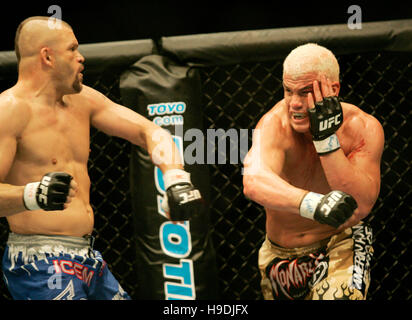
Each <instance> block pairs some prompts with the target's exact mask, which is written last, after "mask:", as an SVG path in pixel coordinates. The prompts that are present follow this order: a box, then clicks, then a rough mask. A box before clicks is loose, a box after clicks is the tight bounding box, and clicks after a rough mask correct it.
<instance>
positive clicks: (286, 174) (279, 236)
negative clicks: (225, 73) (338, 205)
mask: <svg viewBox="0 0 412 320" xmlns="http://www.w3.org/2000/svg"><path fill="white" fill-rule="evenodd" d="M342 108H343V111H344V117H345V121H344V124H343V125H342V127H341V128H340V129H339V130H338V132H337V136H338V138H339V141H340V144H341V148H342V150H343V152H344V154H345V155H346V156H347V157H349V158H350V157H351V153H353V152H356V148H357V147H358V146H359V144H361V143H362V138H361V136H360V135H357V134H356V133H354V132H352V131H353V130H351V128H350V124H349V123H350V121H351V118H352V117H354V116H361V115H360V114H357V112H356V109H357V108H356V107H354V106H351V105H348V104H345V103H342ZM355 108H356V109H355ZM276 109H278V110H276V111H275V110H274V112H276V116H277V117H281V121H280V122H281V123H283V124H284V125H283V128H282V130H280V132H281V135H282V136H281V137H279V139H283V141H285V144H284V145H285V148H284V150H283V151H284V153H285V161H284V165H283V167H282V169H281V172H280V173H279V176H280V177H281V178H282V179H284V180H285V181H287V182H288V183H289V184H291V185H293V186H295V187H298V188H300V189H304V190H308V191H312V192H317V193H321V194H326V193H328V192H330V191H331V188H330V186H329V184H328V182H327V180H326V177H325V174H324V171H323V169H322V166H321V162H320V159H319V156H318V155H317V153H316V150H315V148H314V146H313V143H312V141H310V140H309V139H308V138H307V137H305V136H304V135H303V134H300V133H296V132H294V131H293V130H292V129H291V127H290V126H289V125H288V124H287V113H286V108H285V106H284V105H283V104H282V103H280V104H279V105H278V106H277V107H276ZM345 122H346V123H345ZM266 216H267V219H266V231H267V235H268V237H269V239H270V240H272V241H273V242H275V243H277V244H278V245H280V246H283V247H290V248H296V247H302V246H307V245H310V244H313V243H315V242H317V241H320V240H323V239H325V238H328V237H330V236H332V235H333V234H336V233H337V230H336V229H334V228H332V227H330V226H328V225H324V224H319V223H317V222H315V221H312V220H310V219H306V218H303V217H300V216H298V215H296V214H291V213H290V212H282V211H275V210H270V209H267V208H266Z"/></svg>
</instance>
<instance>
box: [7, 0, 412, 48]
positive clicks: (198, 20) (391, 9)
mask: <svg viewBox="0 0 412 320" xmlns="http://www.w3.org/2000/svg"><path fill="white" fill-rule="evenodd" d="M397 2H399V3H397ZM53 4H55V5H59V6H60V7H61V8H62V18H63V20H65V21H67V22H68V23H70V24H71V25H72V27H73V29H74V31H75V34H76V36H77V39H78V41H79V43H80V44H82V43H93V42H106V41H119V40H135V39H148V38H156V37H160V36H175V35H187V34H199V33H214V32H227V31H242V30H256V29H269V28H282V27H295V26H311V25H325V24H340V23H343V24H346V23H347V21H348V18H349V17H350V16H351V14H349V13H348V12H347V11H348V7H349V6H350V5H351V4H356V5H359V6H360V7H361V9H362V21H363V22H372V21H384V20H394V19H408V18H412V4H410V3H409V2H408V1H385V2H382V3H377V2H376V1H359V0H354V1H350V2H349V1H319V0H318V1H287V0H284V1H273V0H269V1H261V0H254V1H252V0H249V1H225V0H221V1H216V0H213V1H190V2H189V1H160V0H140V1H124V0H117V1H110V2H106V1H100V2H97V1H78V0H77V1H70V2H67V1H35V3H25V2H21V1H9V2H8V4H7V5H6V6H3V8H2V10H1V12H0V30H1V41H0V46H1V47H0V50H1V51H4V50H13V48H14V44H13V40H14V34H15V30H16V28H17V26H18V24H19V23H20V22H21V21H22V20H24V19H25V18H27V17H29V16H33V15H43V16H47V15H50V14H48V13H47V9H48V7H49V6H50V5H53Z"/></svg>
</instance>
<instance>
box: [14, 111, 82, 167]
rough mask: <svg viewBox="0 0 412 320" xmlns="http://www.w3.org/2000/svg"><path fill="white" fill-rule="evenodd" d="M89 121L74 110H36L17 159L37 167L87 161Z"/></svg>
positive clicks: (21, 143)
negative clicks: (39, 165)
mask: <svg viewBox="0 0 412 320" xmlns="http://www.w3.org/2000/svg"><path fill="white" fill-rule="evenodd" d="M89 134H90V120H89V117H88V116H87V114H86V113H85V112H79V111H78V110H76V109H74V108H67V109H62V110H52V111H51V110H45V109H43V108H38V109H34V110H33V112H32V116H31V120H30V122H29V123H28V125H27V126H26V128H25V129H24V131H23V132H22V133H21V135H20V136H19V138H18V145H17V154H16V155H17V156H18V157H19V156H20V157H22V158H23V159H30V160H31V161H35V162H38V163H41V162H45V163H47V162H49V161H72V160H74V161H81V162H84V161H87V159H88V154H89V142H90V141H89Z"/></svg>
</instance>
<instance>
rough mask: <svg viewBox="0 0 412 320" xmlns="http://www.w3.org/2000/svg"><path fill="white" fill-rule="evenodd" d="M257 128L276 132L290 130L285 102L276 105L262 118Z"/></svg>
mask: <svg viewBox="0 0 412 320" xmlns="http://www.w3.org/2000/svg"><path fill="white" fill-rule="evenodd" d="M257 128H272V129H273V130H276V131H283V130H285V129H287V128H288V118H287V107H286V104H285V102H284V100H281V101H279V102H278V103H276V104H275V105H274V106H273V107H272V108H271V109H270V110H269V111H268V112H266V113H265V114H264V115H263V116H262V118H260V120H259V122H258V125H257Z"/></svg>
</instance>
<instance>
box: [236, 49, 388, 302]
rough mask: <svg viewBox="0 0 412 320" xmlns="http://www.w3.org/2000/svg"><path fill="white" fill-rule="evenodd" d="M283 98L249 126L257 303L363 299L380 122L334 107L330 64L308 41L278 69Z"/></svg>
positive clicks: (335, 82) (329, 56)
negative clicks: (260, 210) (258, 240)
mask: <svg viewBox="0 0 412 320" xmlns="http://www.w3.org/2000/svg"><path fill="white" fill-rule="evenodd" d="M283 87H284V98H283V99H282V100H281V101H279V102H278V103H277V104H276V105H275V106H274V107H273V108H272V109H271V110H269V112H268V113H266V114H265V115H264V116H263V117H262V118H261V119H260V121H259V122H258V125H257V127H256V130H255V131H254V137H253V144H252V147H251V149H250V151H249V153H248V154H247V157H246V159H245V168H244V179H243V183H244V194H245V196H246V197H248V198H250V199H251V200H253V201H255V202H257V203H258V204H260V205H262V206H263V207H264V208H265V212H266V240H265V241H264V243H263V244H262V246H261V248H260V251H259V269H260V273H261V277H262V280H261V287H262V292H263V296H264V298H265V299H312V300H320V299H327V300H329V299H330V300H332V299H365V298H366V295H367V291H368V287H369V283H370V260H371V257H372V253H373V249H372V230H371V228H370V226H368V225H367V224H366V223H363V222H362V220H363V219H364V218H365V217H367V216H368V214H369V213H370V211H371V209H372V207H373V206H374V203H375V201H376V199H377V198H378V195H379V189H380V161H381V155H382V152H383V146H384V132H383V129H382V126H381V124H380V123H379V122H378V121H377V120H376V119H375V118H374V117H373V116H371V115H369V114H367V113H365V112H363V111H362V110H361V109H359V108H358V107H356V106H354V105H352V104H349V103H344V102H340V100H339V99H338V94H339V90H340V82H339V64H338V61H337V60H336V58H335V56H334V55H333V53H332V52H331V51H330V50H328V49H326V48H324V47H322V46H319V45H317V44H313V43H309V44H305V45H302V46H299V47H297V48H295V49H294V50H292V52H290V54H289V55H288V56H287V57H286V59H285V61H284V64H283Z"/></svg>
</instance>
